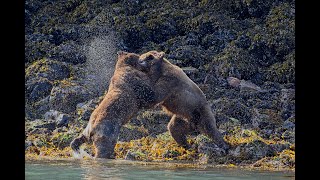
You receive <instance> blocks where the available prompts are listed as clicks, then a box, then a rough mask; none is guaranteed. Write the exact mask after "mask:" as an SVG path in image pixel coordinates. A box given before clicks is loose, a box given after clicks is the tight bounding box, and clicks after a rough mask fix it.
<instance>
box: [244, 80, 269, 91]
mask: <svg viewBox="0 0 320 180" xmlns="http://www.w3.org/2000/svg"><path fill="white" fill-rule="evenodd" d="M239 86H240V90H247V89H248V90H255V91H258V92H262V91H263V90H262V89H261V88H260V87H259V86H257V85H256V84H254V83H252V82H250V81H245V80H241V82H240V84H239Z"/></svg>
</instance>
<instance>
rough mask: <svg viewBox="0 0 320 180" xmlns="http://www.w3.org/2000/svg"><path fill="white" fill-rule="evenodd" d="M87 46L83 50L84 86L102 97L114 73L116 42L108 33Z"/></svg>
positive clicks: (112, 34) (97, 37)
mask: <svg viewBox="0 0 320 180" xmlns="http://www.w3.org/2000/svg"><path fill="white" fill-rule="evenodd" d="M88 44H89V45H88V46H87V47H86V48H85V49H86V55H87V61H86V64H85V72H86V85H87V87H88V88H89V89H90V90H91V91H92V92H95V93H97V94H98V95H102V94H103V93H104V92H105V91H106V90H107V88H108V85H109V81H110V78H111V77H112V75H113V72H114V67H115V63H116V58H117V55H116V54H117V50H118V47H117V44H118V40H117V38H116V36H115V35H114V33H108V34H107V35H100V36H96V37H94V38H93V39H92V40H91V42H89V43H88Z"/></svg>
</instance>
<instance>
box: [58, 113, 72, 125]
mask: <svg viewBox="0 0 320 180" xmlns="http://www.w3.org/2000/svg"><path fill="white" fill-rule="evenodd" d="M69 121H70V117H69V116H68V115H66V114H60V115H59V116H58V117H57V119H56V123H57V126H58V127H60V126H66V125H68V123H69Z"/></svg>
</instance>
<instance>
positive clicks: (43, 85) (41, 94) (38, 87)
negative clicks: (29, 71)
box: [25, 78, 53, 103]
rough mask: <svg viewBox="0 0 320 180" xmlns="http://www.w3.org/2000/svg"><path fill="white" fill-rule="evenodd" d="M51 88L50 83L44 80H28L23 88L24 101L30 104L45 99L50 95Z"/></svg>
mask: <svg viewBox="0 0 320 180" xmlns="http://www.w3.org/2000/svg"><path fill="white" fill-rule="evenodd" d="M52 87H53V85H52V83H51V82H50V81H48V80H47V79H44V78H40V79H38V80H36V79H32V80H30V81H29V82H27V83H26V86H25V88H26V89H25V96H26V101H27V102H28V103H32V102H36V101H39V100H40V99H42V98H45V97H46V96H48V95H49V94H50V92H51V89H52Z"/></svg>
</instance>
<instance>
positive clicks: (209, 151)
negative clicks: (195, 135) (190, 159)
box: [198, 143, 226, 158]
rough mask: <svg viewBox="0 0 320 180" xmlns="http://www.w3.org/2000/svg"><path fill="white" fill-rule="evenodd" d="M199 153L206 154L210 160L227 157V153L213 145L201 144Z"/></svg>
mask: <svg viewBox="0 0 320 180" xmlns="http://www.w3.org/2000/svg"><path fill="white" fill-rule="evenodd" d="M198 152H199V153H202V154H206V155H207V156H208V157H209V158H211V157H221V156H225V155H226V151H225V150H224V149H222V148H219V147H218V146H217V145H216V144H213V143H200V144H199V146H198Z"/></svg>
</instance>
